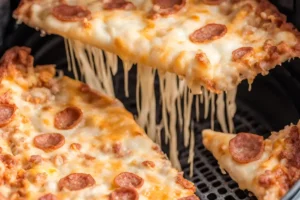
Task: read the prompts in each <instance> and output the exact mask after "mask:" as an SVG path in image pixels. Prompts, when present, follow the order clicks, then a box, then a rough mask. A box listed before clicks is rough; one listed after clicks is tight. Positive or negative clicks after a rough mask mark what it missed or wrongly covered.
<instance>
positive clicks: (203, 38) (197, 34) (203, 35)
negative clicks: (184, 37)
mask: <svg viewBox="0 0 300 200" xmlns="http://www.w3.org/2000/svg"><path fill="white" fill-rule="evenodd" d="M226 33H227V27H226V26H225V25H223V24H207V25H206V26H204V27H202V28H199V29H197V30H195V31H194V32H193V33H192V34H191V35H190V40H191V41H192V42H194V43H203V42H208V41H212V40H216V39H218V38H221V37H223V36H224V35H225V34H226Z"/></svg>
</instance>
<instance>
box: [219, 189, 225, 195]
mask: <svg viewBox="0 0 300 200" xmlns="http://www.w3.org/2000/svg"><path fill="white" fill-rule="evenodd" d="M218 192H219V194H225V193H226V192H227V190H226V189H225V188H220V189H218Z"/></svg>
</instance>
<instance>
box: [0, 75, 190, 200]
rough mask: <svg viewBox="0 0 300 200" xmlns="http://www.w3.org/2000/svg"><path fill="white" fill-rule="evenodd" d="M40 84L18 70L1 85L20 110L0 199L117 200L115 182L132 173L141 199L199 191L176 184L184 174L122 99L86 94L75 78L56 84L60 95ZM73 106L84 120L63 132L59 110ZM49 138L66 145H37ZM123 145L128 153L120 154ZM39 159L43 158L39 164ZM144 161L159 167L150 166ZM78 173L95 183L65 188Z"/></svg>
mask: <svg viewBox="0 0 300 200" xmlns="http://www.w3.org/2000/svg"><path fill="white" fill-rule="evenodd" d="M28 71H30V70H28ZM28 73H29V72H28ZM23 76H25V77H26V75H23ZM36 79H37V76H36V74H34V75H32V76H30V77H27V79H25V80H24V77H22V76H20V74H19V75H17V73H15V74H14V75H12V76H6V77H5V78H3V79H2V80H1V84H0V94H1V96H3V95H4V94H7V93H9V94H10V95H9V96H10V97H9V98H8V99H9V103H10V104H14V105H15V106H16V111H15V115H14V117H13V119H12V121H11V122H10V123H9V124H7V125H5V126H2V127H1V128H0V136H1V137H0V146H1V152H0V176H1V177H6V179H5V180H7V179H8V180H9V181H8V180H7V181H4V182H1V184H0V196H1V195H2V196H4V197H7V198H8V197H10V198H11V199H21V198H25V199H38V198H40V197H41V196H43V195H45V194H48V193H51V194H53V195H55V196H56V197H57V199H78V200H79V199H80V200H82V199H109V195H110V194H111V193H112V192H113V191H114V190H115V189H116V188H117V187H116V186H115V185H114V183H113V180H114V178H115V177H116V176H117V175H118V174H120V173H121V172H132V173H134V174H136V175H138V176H140V177H141V178H142V179H143V180H144V184H143V185H142V187H141V188H138V189H136V190H137V192H138V194H139V199H140V200H146V199H153V200H157V199H172V200H173V199H179V198H182V197H187V196H190V195H192V194H193V189H185V188H183V186H182V185H181V184H178V183H176V182H177V181H176V180H177V175H178V171H177V170H175V169H174V168H172V166H171V163H170V162H169V160H168V159H167V158H166V157H165V155H164V154H163V153H161V152H160V150H159V148H158V150H157V145H156V144H154V143H153V142H152V141H151V140H150V139H149V138H148V137H147V136H146V135H145V133H144V132H143V130H142V129H141V128H140V127H139V126H138V125H137V124H136V122H135V121H134V119H133V116H132V115H131V114H130V113H129V112H128V111H126V110H125V109H124V107H123V105H122V104H121V103H120V102H119V101H118V100H116V99H112V98H108V97H106V96H104V95H100V94H95V93H93V92H90V91H89V90H87V91H81V90H80V88H81V87H82V86H83V83H81V82H78V81H75V80H72V79H70V78H67V77H62V78H58V79H54V80H50V82H51V84H53V86H54V87H55V88H56V89H55V92H54V89H53V88H52V89H51V88H48V87H42V86H36V85H35V84H33V85H31V84H30V82H31V81H32V80H33V82H36V81H35V80H36ZM54 83H55V84H54ZM30 85H31V86H30ZM1 105H2V104H1ZM69 106H75V107H78V108H80V109H81V110H82V113H83V116H82V119H81V121H80V122H79V123H78V124H77V125H76V126H75V127H73V128H71V129H68V130H61V129H57V128H55V125H54V118H55V115H56V113H58V112H59V111H61V110H63V109H65V108H66V107H69ZM44 133H60V134H62V135H63V136H64V138H65V143H64V144H63V146H61V147H60V148H57V149H55V150H52V151H48V152H46V151H44V150H42V149H40V148H37V147H36V145H35V144H34V142H33V141H34V138H35V136H38V135H40V134H44ZM74 144H79V145H80V146H81V148H76V146H75V145H74ZM115 144H119V147H120V148H119V150H118V151H117V150H116V151H115V152H114V149H113V145H115ZM7 154H9V155H11V156H12V157H13V160H15V162H12V168H9V167H8V164H9V163H10V162H8V161H7V159H5V158H4V157H2V156H4V155H7ZM32 156H40V157H41V158H42V161H41V162H39V163H34V162H31V161H30V158H31V157H32ZM1 161H2V162H1ZM9 161H10V160H9ZM144 161H151V162H153V163H154V165H155V166H154V167H149V166H146V165H143V164H142V162H144ZM71 173H87V174H90V175H91V176H92V177H93V179H94V180H95V184H94V185H92V186H91V187H86V188H84V189H81V190H77V191H70V190H68V189H63V190H59V188H58V182H59V180H60V179H61V178H63V177H65V176H67V175H69V174H71ZM8 177H9V178H8ZM1 180H4V178H3V179H1ZM41 200H42V199H41Z"/></svg>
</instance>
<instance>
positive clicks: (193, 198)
mask: <svg viewBox="0 0 300 200" xmlns="http://www.w3.org/2000/svg"><path fill="white" fill-rule="evenodd" d="M178 200H200V199H199V197H197V196H196V195H191V196H187V197H183V198H180V199H178Z"/></svg>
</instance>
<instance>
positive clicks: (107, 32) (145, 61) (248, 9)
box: [14, 0, 300, 93]
mask: <svg viewBox="0 0 300 200" xmlns="http://www.w3.org/2000/svg"><path fill="white" fill-rule="evenodd" d="M14 16H15V18H16V19H17V20H18V21H19V22H24V23H25V24H28V25H29V26H31V27H33V28H36V29H39V30H42V32H43V33H49V34H58V35H61V36H63V37H65V38H67V39H71V40H73V41H77V42H78V41H80V42H82V43H83V44H88V45H91V46H93V47H97V48H99V49H103V50H105V51H106V52H108V53H107V54H110V53H113V54H116V55H118V56H119V57H120V58H121V59H122V60H123V61H125V62H130V63H138V64H140V65H143V66H148V67H152V68H156V69H158V70H159V71H161V72H170V73H175V74H177V75H178V76H179V77H181V78H184V80H185V81H186V84H187V85H188V86H189V87H190V88H191V89H192V90H193V91H194V93H200V92H201V90H200V86H201V85H202V86H204V87H205V88H207V89H208V90H210V91H213V92H216V93H220V92H221V91H229V90H232V89H234V88H235V87H236V86H237V85H238V84H239V83H240V82H241V81H242V80H244V79H248V81H249V82H250V83H251V82H252V81H253V79H254V78H255V76H256V75H257V74H259V73H261V74H263V75H265V74H267V73H268V71H269V70H270V69H272V68H274V67H275V66H276V65H278V64H280V63H282V62H284V61H286V60H289V59H291V58H294V57H300V34H299V32H298V31H297V30H296V29H295V28H294V26H293V25H292V24H290V23H287V22H286V17H285V16H284V15H283V14H281V13H280V12H279V11H278V10H277V8H276V7H275V6H273V5H272V4H271V3H269V2H268V1H267V0H247V1H240V0H145V1H139V0H103V1H98V0H85V1H81V0H78V1H73V0H43V1H42V0H22V1H21V3H20V5H19V7H18V8H17V9H16V11H15V12H14ZM74 48H75V49H77V50H76V51H79V50H78V48H82V45H76V47H74ZM92 53H93V52H92ZM95 54H96V53H94V57H95ZM78 57H82V56H81V55H80V56H78ZM97 57H99V56H97ZM110 57H111V56H110ZM82 62H86V61H82ZM84 65H86V64H84ZM85 70H91V69H85Z"/></svg>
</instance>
